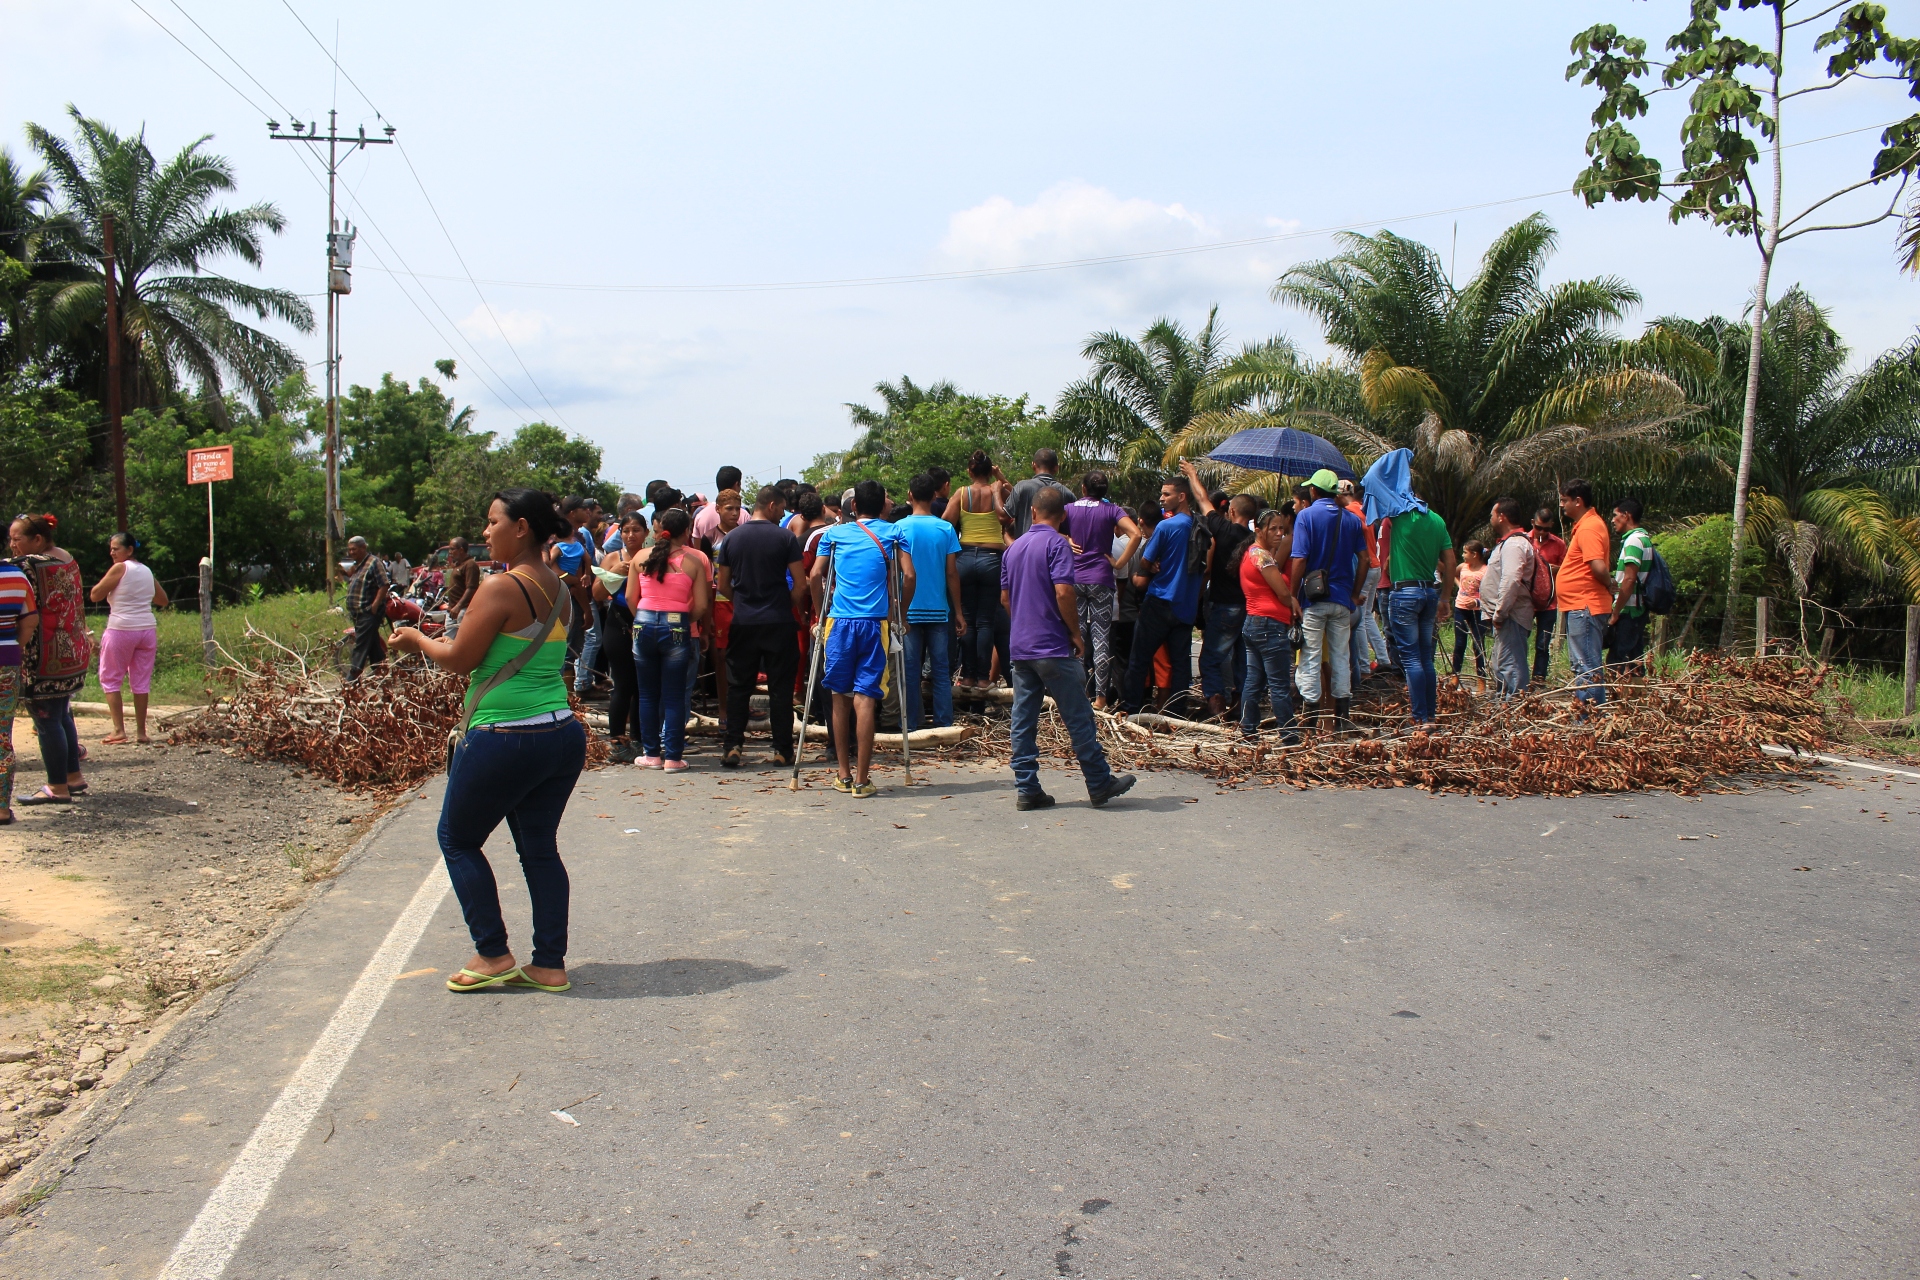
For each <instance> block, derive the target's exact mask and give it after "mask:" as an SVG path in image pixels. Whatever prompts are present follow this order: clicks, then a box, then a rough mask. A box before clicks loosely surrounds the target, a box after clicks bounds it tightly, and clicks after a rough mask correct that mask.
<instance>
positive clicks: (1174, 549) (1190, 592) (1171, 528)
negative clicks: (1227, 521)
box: [1140, 512, 1206, 623]
mask: <svg viewBox="0 0 1920 1280" xmlns="http://www.w3.org/2000/svg"><path fill="white" fill-rule="evenodd" d="M1192 536H1193V517H1192V516H1190V515H1187V514H1186V513H1185V512H1182V513H1181V514H1179V515H1177V516H1168V517H1167V518H1166V519H1165V520H1162V521H1161V522H1160V526H1159V527H1158V528H1157V529H1155V530H1154V531H1153V536H1152V537H1151V538H1149V539H1147V546H1146V550H1144V551H1142V552H1141V553H1140V558H1141V559H1143V560H1151V561H1153V562H1154V563H1155V564H1158V565H1159V566H1160V570H1159V572H1157V573H1155V574H1154V575H1153V581H1152V582H1151V583H1149V584H1148V585H1147V594H1148V595H1150V596H1152V597H1153V598H1154V599H1156V600H1165V601H1166V602H1167V603H1168V604H1169V605H1171V606H1173V617H1174V620H1175V621H1176V622H1183V623H1187V622H1192V621H1193V619H1194V616H1195V615H1196V614H1198V613H1199V612H1200V588H1201V587H1203V586H1205V585H1206V575H1205V574H1203V573H1188V572H1187V540H1188V539H1189V538H1191V537H1192Z"/></svg>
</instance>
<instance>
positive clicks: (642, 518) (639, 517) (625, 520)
mask: <svg viewBox="0 0 1920 1280" xmlns="http://www.w3.org/2000/svg"><path fill="white" fill-rule="evenodd" d="M630 524H637V525H639V526H640V527H641V528H642V529H645V528H648V527H649V526H648V524H647V513H646V512H644V511H642V510H641V509H640V508H638V507H635V508H634V509H633V510H631V511H629V512H627V513H626V514H625V515H623V516H621V517H620V527H621V528H623V529H624V528H626V527H627V526H628V525H630ZM639 549H640V548H638V547H635V548H633V550H635V551H638V550H639Z"/></svg>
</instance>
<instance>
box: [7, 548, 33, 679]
mask: <svg viewBox="0 0 1920 1280" xmlns="http://www.w3.org/2000/svg"><path fill="white" fill-rule="evenodd" d="M38 607H39V604H38V602H37V601H35V600H34V598H33V580H32V579H31V578H29V577H27V575H26V574H25V573H24V572H22V571H21V569H20V568H19V566H17V565H11V564H0V667H17V666H19V665H20V619H22V618H24V617H26V616H27V615H28V614H30V613H32V612H34V611H35V610H36V609H37V608H38Z"/></svg>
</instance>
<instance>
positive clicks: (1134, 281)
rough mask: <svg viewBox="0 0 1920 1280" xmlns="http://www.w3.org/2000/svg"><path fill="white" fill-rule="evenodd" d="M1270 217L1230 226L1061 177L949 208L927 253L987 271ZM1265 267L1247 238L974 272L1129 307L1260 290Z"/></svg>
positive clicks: (1190, 239) (1267, 228)
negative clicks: (1029, 197)
mask: <svg viewBox="0 0 1920 1280" xmlns="http://www.w3.org/2000/svg"><path fill="white" fill-rule="evenodd" d="M1274 221H1275V220H1273V219H1267V220H1266V223H1265V224H1264V225H1261V226H1258V227H1248V228H1243V229H1238V230H1235V229H1230V228H1227V227H1223V226H1221V225H1219V224H1217V223H1215V222H1214V221H1213V220H1211V219H1209V218H1208V217H1207V216H1206V215H1204V214H1202V213H1200V212H1198V211H1197V210H1193V209H1189V208H1187V207H1186V206H1185V205H1183V204H1180V203H1177V202H1176V203H1174V204H1157V203H1155V202H1154V201H1152V200H1147V199H1143V198H1141V197H1138V196H1131V197H1129V196H1120V195H1117V194H1115V193H1114V192H1112V191H1109V190H1107V189H1106V188H1105V187H1097V186H1094V185H1093V184H1091V183H1088V182H1084V181H1081V180H1079V179H1068V180H1066V181H1063V182H1058V183H1055V184H1054V185H1053V186H1051V187H1048V188H1047V189H1046V190H1045V191H1042V192H1041V193H1040V194H1039V195H1038V196H1037V197H1035V198H1034V200H1033V201H1032V203H1030V204H1015V203H1014V202H1013V201H1012V200H1009V199H1008V198H1007V197H1005V196H993V197H991V198H989V199H987V200H985V201H982V202H981V203H980V204H977V205H975V206H973V207H972V208H970V209H962V210H961V211H960V212H958V213H955V214H953V215H952V216H951V217H949V218H948V220H947V234H946V236H945V237H944V238H943V239H942V240H941V242H940V245H939V248H938V251H937V253H936V260H937V262H938V265H939V268H940V269H942V270H948V271H967V270H983V269H984V270H991V269H995V268H1006V267H1014V266H1030V265H1035V264H1045V263H1056V262H1067V261H1074V260H1078V259H1084V258H1102V257H1108V256H1112V255H1120V254H1131V253H1141V252H1148V251H1153V250H1161V249H1178V248H1186V247H1189V246H1195V245H1204V244H1211V243H1215V242H1218V241H1221V240H1230V239H1235V238H1237V237H1238V236H1247V235H1259V234H1263V233H1265V234H1271V231H1272V230H1274V229H1290V224H1281V225H1280V226H1279V227H1273V226H1272V224H1273V223H1274ZM1273 275H1274V269H1273V264H1272V262H1270V261H1269V260H1268V259H1267V258H1266V256H1265V255H1263V254H1262V253H1261V252H1260V251H1259V248H1258V247H1255V246H1249V247H1247V248H1244V249H1232V250H1220V251H1216V252H1208V253H1195V254H1178V255H1174V256H1170V257H1161V258H1145V259H1135V260H1131V261H1126V262H1117V263H1107V264H1101V265H1097V266H1081V267H1071V268H1066V269H1062V270H1056V271H1040V272H1031V273H1022V274H1016V275H1006V276H988V277H984V279H985V281H986V282H987V283H989V284H991V285H993V286H994V287H997V288H1001V289H1009V290H1013V291H1016V292H1019V293H1022V294H1025V295H1029V296H1031V295H1033V294H1035V293H1045V294H1048V295H1052V296H1061V295H1065V294H1081V295H1087V294H1091V295H1093V296H1094V297H1095V298H1097V299H1099V300H1100V301H1101V302H1103V303H1104V304H1105V305H1106V306H1107V307H1108V308H1109V309H1110V310H1112V311H1115V312H1119V313H1132V312H1136V311H1139V310H1142V309H1143V308H1144V309H1151V308H1161V307H1172V306H1178V305H1181V304H1192V303H1195V302H1201V303H1204V302H1206V301H1210V300H1212V299H1214V298H1217V297H1219V296H1221V295H1222V294H1226V293H1237V292H1239V291H1242V290H1251V289H1260V288H1264V287H1265V286H1266V284H1268V283H1270V282H1271V280H1272V277H1273Z"/></svg>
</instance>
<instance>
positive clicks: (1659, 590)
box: [1640, 547, 1677, 614]
mask: <svg viewBox="0 0 1920 1280" xmlns="http://www.w3.org/2000/svg"><path fill="white" fill-rule="evenodd" d="M1676 598H1677V592H1675V590H1674V586H1673V570H1672V569H1669V568H1668V567H1667V562H1666V560H1665V559H1664V558H1663V557H1662V556H1661V554H1660V549H1659V548H1658V547H1655V548H1654V550H1653V562H1652V563H1651V564H1649V565H1648V566H1647V580H1646V582H1645V583H1644V584H1643V585H1642V586H1641V588H1640V602H1641V603H1642V604H1644V605H1645V606H1646V607H1647V612H1648V613H1662V614H1665V613H1672V612H1673V606H1674V603H1675V600H1676Z"/></svg>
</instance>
